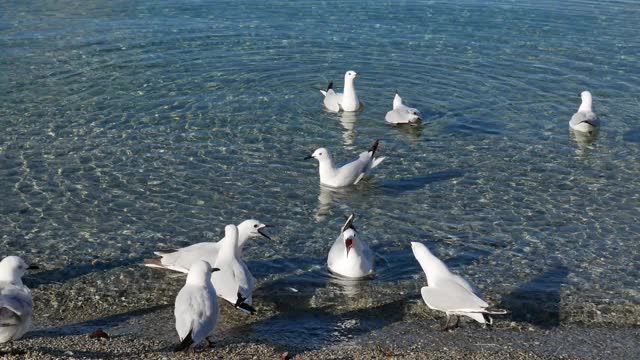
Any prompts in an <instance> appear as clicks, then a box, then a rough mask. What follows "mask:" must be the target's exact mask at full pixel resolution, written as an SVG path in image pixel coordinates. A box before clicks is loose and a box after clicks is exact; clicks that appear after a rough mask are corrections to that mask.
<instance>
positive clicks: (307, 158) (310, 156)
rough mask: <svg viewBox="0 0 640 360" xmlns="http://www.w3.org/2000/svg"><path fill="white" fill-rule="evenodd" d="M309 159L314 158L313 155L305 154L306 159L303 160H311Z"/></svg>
mask: <svg viewBox="0 0 640 360" xmlns="http://www.w3.org/2000/svg"><path fill="white" fill-rule="evenodd" d="M309 159H313V155H309V156H305V157H304V159H302V160H309Z"/></svg>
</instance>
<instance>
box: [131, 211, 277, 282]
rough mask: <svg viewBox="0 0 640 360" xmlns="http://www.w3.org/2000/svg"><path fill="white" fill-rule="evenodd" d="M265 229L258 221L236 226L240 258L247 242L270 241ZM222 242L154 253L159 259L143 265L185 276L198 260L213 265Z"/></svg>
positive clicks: (246, 221) (208, 242) (148, 260)
mask: <svg viewBox="0 0 640 360" xmlns="http://www.w3.org/2000/svg"><path fill="white" fill-rule="evenodd" d="M266 227H269V225H265V224H262V223H260V221H258V220H245V221H243V222H241V223H240V225H238V251H239V254H240V256H242V248H243V247H244V245H245V244H246V242H247V240H249V239H251V238H254V237H257V236H264V237H266V238H267V239H269V240H271V238H270V237H269V236H268V235H267V234H265V233H264V232H263V229H264V228H266ZM223 240H224V239H222V240H220V241H218V242H212V241H207V242H201V243H197V244H193V245H191V246H187V247H183V248H180V249H176V250H170V251H156V252H154V254H156V255H157V256H160V258H156V259H145V260H144V265H145V266H148V267H151V268H156V269H166V270H173V271H178V272H182V273H185V274H186V273H188V272H189V268H190V267H191V264H193V263H195V262H196V261H198V260H204V261H207V262H208V263H209V264H215V263H216V260H217V259H218V252H219V251H220V247H221V246H222V241H223Z"/></svg>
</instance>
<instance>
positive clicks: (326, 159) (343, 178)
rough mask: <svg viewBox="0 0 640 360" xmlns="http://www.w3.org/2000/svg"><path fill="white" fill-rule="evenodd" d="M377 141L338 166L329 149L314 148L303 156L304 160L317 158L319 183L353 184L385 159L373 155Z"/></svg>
mask: <svg viewBox="0 0 640 360" xmlns="http://www.w3.org/2000/svg"><path fill="white" fill-rule="evenodd" d="M378 143H379V140H376V141H375V142H374V143H373V145H372V146H371V148H369V150H367V151H365V152H362V153H360V155H359V156H358V157H357V158H356V159H354V160H352V161H351V162H348V163H346V164H343V165H341V166H339V167H336V165H335V164H334V162H333V158H332V157H331V154H330V153H329V150H327V149H325V148H319V149H316V151H314V152H313V154H311V155H309V156H307V157H305V160H307V159H311V158H316V159H317V160H318V163H319V171H320V183H321V184H323V185H327V186H330V187H334V188H337V187H344V186H349V185H355V184H357V183H358V182H359V181H360V180H362V178H363V177H364V176H365V175H367V174H368V173H369V171H371V169H373V168H375V167H376V166H378V165H380V163H381V162H382V160H384V159H385V158H384V157H377V158H376V157H374V155H375V153H376V150H377V149H378Z"/></svg>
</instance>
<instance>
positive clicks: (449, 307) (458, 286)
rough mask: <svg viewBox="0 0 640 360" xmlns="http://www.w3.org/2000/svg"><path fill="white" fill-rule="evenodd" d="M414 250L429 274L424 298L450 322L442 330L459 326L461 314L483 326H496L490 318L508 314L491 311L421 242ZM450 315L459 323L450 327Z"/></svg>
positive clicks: (468, 284) (423, 292) (466, 282)
mask: <svg viewBox="0 0 640 360" xmlns="http://www.w3.org/2000/svg"><path fill="white" fill-rule="evenodd" d="M411 250H412V251H413V255H414V256H415V258H416V260H418V263H420V266H421V267H422V270H423V271H424V273H425V274H426V275H427V286H425V287H423V288H422V289H421V293H422V299H423V300H424V302H425V303H426V304H427V306H428V307H429V308H430V309H433V310H439V311H444V312H445V314H446V315H447V320H446V322H445V324H444V326H443V327H442V330H443V331H445V330H448V329H450V328H451V327H457V326H458V323H459V322H460V315H463V316H468V317H470V318H472V319H473V320H475V321H477V322H479V323H480V324H483V325H484V324H489V325H491V324H493V319H492V318H491V315H502V314H506V313H507V311H506V310H502V309H492V308H489V304H487V303H486V302H485V301H484V300H482V299H481V298H480V296H479V295H478V292H477V291H475V290H474V288H473V287H472V286H471V284H470V283H469V282H468V281H466V280H465V279H463V278H462V277H460V276H459V275H455V274H452V273H451V272H450V271H449V269H448V268H447V265H445V264H444V263H443V262H442V261H440V259H438V258H437V257H435V256H434V255H433V254H432V253H431V251H429V249H428V248H427V247H426V246H425V245H424V244H422V243H419V242H411ZM451 315H455V316H456V322H455V324H453V325H452V326H450V325H449V322H450V318H451Z"/></svg>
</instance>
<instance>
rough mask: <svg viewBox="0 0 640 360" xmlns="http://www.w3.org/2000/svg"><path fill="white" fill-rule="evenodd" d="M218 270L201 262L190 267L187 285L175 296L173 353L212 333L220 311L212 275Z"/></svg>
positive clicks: (198, 341)
mask: <svg viewBox="0 0 640 360" xmlns="http://www.w3.org/2000/svg"><path fill="white" fill-rule="evenodd" d="M218 270H219V269H217V268H213V269H212V268H211V265H209V263H208V262H206V261H203V260H198V261H196V262H195V263H193V264H192V265H191V269H189V274H188V275H187V282H186V283H185V284H184V286H183V287H182V289H180V292H179V293H178V296H177V297H176V305H175V309H174V315H175V317H176V331H177V332H178V337H179V338H180V344H179V345H178V346H176V348H175V351H182V350H184V351H186V350H189V349H191V347H192V346H196V345H198V343H200V342H201V341H202V340H204V339H207V337H208V336H209V334H211V333H212V332H213V330H215V328H216V325H217V324H218V316H219V315H220V310H219V308H218V299H217V297H216V290H215V289H214V287H213V284H212V283H211V273H212V272H214V271H218ZM207 342H209V343H210V341H209V339H207Z"/></svg>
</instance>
